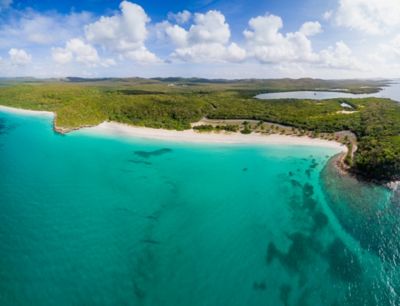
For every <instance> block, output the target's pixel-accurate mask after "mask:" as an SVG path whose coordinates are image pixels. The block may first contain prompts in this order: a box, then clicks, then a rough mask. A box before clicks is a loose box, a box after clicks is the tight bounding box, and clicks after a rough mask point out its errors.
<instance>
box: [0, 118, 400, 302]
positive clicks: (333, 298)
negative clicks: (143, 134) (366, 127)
mask: <svg viewBox="0 0 400 306" xmlns="http://www.w3.org/2000/svg"><path fill="white" fill-rule="evenodd" d="M51 120H52V118H50V117H48V116H42V117H29V116H19V115H18V116H17V115H14V114H11V113H0V174H1V175H0V305H399V303H400V300H399V288H400V269H399V267H398V265H399V260H400V257H399V235H398V233H399V228H400V227H399V224H398V221H397V220H398V219H399V215H400V213H399V211H398V207H399V203H398V200H397V199H396V198H394V197H393V195H392V194H391V192H389V191H388V190H386V189H383V188H379V187H376V186H368V185H364V184H360V183H359V182H356V181H354V180H352V179H350V178H348V179H346V180H345V179H343V178H341V177H340V176H338V175H337V173H336V172H335V171H333V170H332V168H331V167H326V165H327V162H328V160H329V159H330V157H332V156H333V155H334V154H336V153H337V152H335V150H333V149H327V148H319V147H301V146H243V145H241V146H239V145H215V144H213V145H189V144H179V143H170V142H163V141H145V140H140V139H124V138H111V137H108V136H97V137H94V136H90V135H87V134H85V132H82V131H81V132H74V133H71V134H69V135H67V136H61V135H58V134H56V133H54V132H53V130H52V127H51Z"/></svg>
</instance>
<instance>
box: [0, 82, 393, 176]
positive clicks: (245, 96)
mask: <svg viewBox="0 0 400 306" xmlns="http://www.w3.org/2000/svg"><path fill="white" fill-rule="evenodd" d="M0 83H1V82H0ZM383 85H384V83H382V82H372V81H371V82H362V81H322V80H312V79H302V80H289V79H285V80H243V81H224V80H214V81H206V80H202V79H179V78H176V79H175V78H174V79H172V78H170V79H149V80H146V79H100V80H86V79H76V78H75V79H72V80H71V79H70V80H67V81H65V80H64V81H57V80H51V81H34V80H25V81H20V82H18V81H10V80H8V81H3V83H2V84H1V86H0V104H2V105H8V106H13V107H19V108H26V109H35V110H48V111H54V112H56V113H57V118H56V122H55V124H56V125H57V126H58V127H63V128H66V129H74V128H78V127H80V126H84V125H96V124H99V123H101V122H103V121H106V120H110V121H118V122H123V123H127V124H132V125H138V126H147V127H154V128H166V129H176V130H184V129H188V128H190V127H191V123H194V122H197V121H199V120H200V119H202V118H204V117H206V118H209V119H238V120H247V121H248V122H247V123H245V124H219V125H211V124H210V125H208V124H204V125H201V126H197V127H195V129H197V130H199V131H211V130H224V131H231V132H235V131H240V132H241V133H244V134H249V133H251V132H253V131H257V132H261V133H292V134H296V135H310V136H313V137H322V136H321V135H331V136H329V137H334V136H332V135H334V133H336V132H339V131H351V132H353V133H354V134H355V135H356V136H357V139H358V144H357V146H358V150H357V151H356V154H355V156H354V158H352V156H351V155H348V156H347V157H346V163H347V164H348V165H349V166H350V167H351V170H352V171H353V172H355V173H357V174H359V175H362V176H364V177H366V178H368V179H375V180H382V181H387V180H394V179H400V136H399V135H400V104H398V103H396V102H394V101H391V100H387V99H377V98H368V99H331V100H323V101H314V100H295V99H286V100H275V101H274V100H258V99H255V98H253V97H254V95H255V94H256V93H260V92H271V91H281V90H311V89H322V88H325V89H331V90H333V89H337V88H341V89H343V90H344V89H346V90H347V91H351V92H365V91H371V90H375V91H376V90H378V88H379V87H380V86H383ZM342 102H345V103H347V104H350V105H352V106H353V108H354V112H353V113H347V114H344V113H341V112H340V111H342V110H343V108H342V106H341V105H340V104H341V103H342ZM254 120H256V121H254ZM265 122H268V123H269V125H265V124H264V123H265ZM270 123H272V125H271V124H270ZM282 125H284V126H285V127H283V126H282ZM344 142H346V143H347V144H348V145H349V146H350V142H348V141H347V140H344Z"/></svg>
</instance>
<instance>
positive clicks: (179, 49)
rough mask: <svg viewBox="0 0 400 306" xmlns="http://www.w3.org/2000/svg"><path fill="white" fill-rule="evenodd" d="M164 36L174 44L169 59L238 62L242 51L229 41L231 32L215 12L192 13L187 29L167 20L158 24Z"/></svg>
mask: <svg viewBox="0 0 400 306" xmlns="http://www.w3.org/2000/svg"><path fill="white" fill-rule="evenodd" d="M159 26H160V27H161V28H162V29H163V31H164V35H165V36H166V37H167V38H168V39H169V40H170V41H171V42H172V43H173V44H174V45H175V47H176V49H175V50H174V52H173V53H172V55H171V56H172V58H174V59H179V60H183V61H188V62H189V61H190V62H214V61H221V62H226V61H228V62H238V61H242V60H244V59H245V58H246V51H245V50H244V49H242V48H241V47H239V46H238V45H237V44H236V43H230V36H231V32H230V29H229V25H228V24H227V23H226V20H225V16H224V15H223V14H222V13H221V12H219V11H214V10H212V11H208V12H207V13H205V14H200V13H196V14H195V15H194V21H193V24H192V25H191V26H190V27H189V29H188V30H186V29H184V28H183V27H181V26H179V25H177V24H175V25H172V24H170V23H169V22H163V23H162V24H159Z"/></svg>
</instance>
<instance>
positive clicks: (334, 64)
mask: <svg viewBox="0 0 400 306" xmlns="http://www.w3.org/2000/svg"><path fill="white" fill-rule="evenodd" d="M320 62H321V64H322V65H323V66H326V67H329V68H337V69H348V70H353V69H354V70H363V69H365V67H363V66H362V65H361V63H359V62H358V61H357V60H356V59H355V58H354V57H353V52H352V51H351V49H350V48H349V46H347V45H346V44H345V43H344V42H343V41H339V42H337V43H336V45H335V47H329V48H328V49H326V50H322V51H321V52H320Z"/></svg>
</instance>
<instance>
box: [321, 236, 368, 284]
mask: <svg viewBox="0 0 400 306" xmlns="http://www.w3.org/2000/svg"><path fill="white" fill-rule="evenodd" d="M325 256H326V259H327V260H328V263H329V272H330V273H331V275H332V276H333V277H335V278H338V279H340V280H342V281H344V282H347V283H352V282H355V281H357V280H359V279H360V278H361V276H362V267H361V264H360V262H359V260H358V258H357V256H356V255H355V254H354V253H353V252H352V251H350V250H349V249H348V248H347V247H346V245H345V244H344V243H343V242H342V241H341V240H339V239H335V240H334V241H333V242H332V244H331V245H330V246H328V248H327V250H326V252H325Z"/></svg>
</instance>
